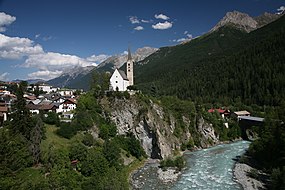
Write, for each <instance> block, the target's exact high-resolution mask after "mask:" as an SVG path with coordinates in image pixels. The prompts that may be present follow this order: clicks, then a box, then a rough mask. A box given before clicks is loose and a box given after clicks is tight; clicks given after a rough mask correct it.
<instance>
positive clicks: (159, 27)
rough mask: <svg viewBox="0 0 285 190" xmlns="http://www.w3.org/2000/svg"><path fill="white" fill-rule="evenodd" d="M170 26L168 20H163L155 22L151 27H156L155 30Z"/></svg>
mask: <svg viewBox="0 0 285 190" xmlns="http://www.w3.org/2000/svg"><path fill="white" fill-rule="evenodd" d="M171 27H172V23H170V22H168V21H165V22H164V23H161V22H159V23H157V24H154V25H152V28H153V29H156V30H166V29H169V28H171Z"/></svg>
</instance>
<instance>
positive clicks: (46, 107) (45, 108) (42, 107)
mask: <svg viewBox="0 0 285 190" xmlns="http://www.w3.org/2000/svg"><path fill="white" fill-rule="evenodd" d="M26 107H27V108H28V109H29V110H30V112H31V113H33V114H39V113H40V112H41V113H47V112H56V109H57V108H58V107H57V106H56V105H54V104H36V105H35V104H28V105H26Z"/></svg>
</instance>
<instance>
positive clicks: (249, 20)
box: [210, 11, 281, 32]
mask: <svg viewBox="0 0 285 190" xmlns="http://www.w3.org/2000/svg"><path fill="white" fill-rule="evenodd" d="M280 16H281V15H277V14H271V13H264V14H262V15H260V16H258V17H255V18H253V17H251V16H249V15H248V14H246V13H241V12H238V11H233V12H228V13H227V14H226V15H225V16H224V17H223V18H222V19H221V20H220V22H219V23H218V24H217V25H216V26H214V27H213V28H212V29H211V30H210V32H213V31H216V30H217V29H218V28H220V27H222V26H225V25H233V26H234V27H236V28H238V29H241V30H244V31H246V32H251V31H253V30H256V29H257V28H260V27H263V26H265V25H267V24H269V23H271V22H273V21H274V20H276V19H278V18H279V17H280Z"/></svg>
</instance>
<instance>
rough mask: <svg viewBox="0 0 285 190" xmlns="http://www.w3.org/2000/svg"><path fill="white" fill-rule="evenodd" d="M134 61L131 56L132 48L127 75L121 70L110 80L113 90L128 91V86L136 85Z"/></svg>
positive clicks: (129, 53) (129, 54)
mask: <svg viewBox="0 0 285 190" xmlns="http://www.w3.org/2000/svg"><path fill="white" fill-rule="evenodd" d="M133 66H134V61H133V59H132V56H131V51H130V48H129V49H128V60H127V63H126V71H127V74H126V73H125V72H124V71H122V70H119V69H116V70H115V71H114V73H113V74H112V76H111V78H110V85H111V90H114V91H126V90H127V87H128V86H131V85H134V76H133V75H134V72H133Z"/></svg>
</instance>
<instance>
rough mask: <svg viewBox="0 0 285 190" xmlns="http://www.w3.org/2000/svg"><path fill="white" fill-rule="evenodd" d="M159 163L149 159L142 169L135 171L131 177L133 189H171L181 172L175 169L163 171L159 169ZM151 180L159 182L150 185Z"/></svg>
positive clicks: (156, 160)
mask: <svg viewBox="0 0 285 190" xmlns="http://www.w3.org/2000/svg"><path fill="white" fill-rule="evenodd" d="M159 163H160V160H158V159H148V160H146V161H145V163H144V165H143V166H142V167H140V168H137V169H136V170H134V171H133V172H132V173H131V174H130V176H129V183H130V185H131V189H134V190H136V189H142V188H143V187H144V188H145V186H147V188H146V189H169V187H170V186H171V184H173V183H175V182H176V181H177V180H178V178H179V176H180V175H181V172H180V171H177V170H176V169H175V168H168V169H167V170H162V169H161V168H159V165H160V164H159ZM149 180H157V181H156V182H155V183H153V184H151V183H150V185H148V184H147V183H148V182H149Z"/></svg>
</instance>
